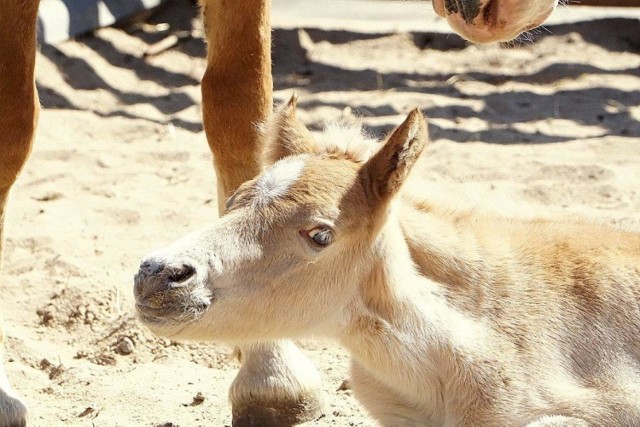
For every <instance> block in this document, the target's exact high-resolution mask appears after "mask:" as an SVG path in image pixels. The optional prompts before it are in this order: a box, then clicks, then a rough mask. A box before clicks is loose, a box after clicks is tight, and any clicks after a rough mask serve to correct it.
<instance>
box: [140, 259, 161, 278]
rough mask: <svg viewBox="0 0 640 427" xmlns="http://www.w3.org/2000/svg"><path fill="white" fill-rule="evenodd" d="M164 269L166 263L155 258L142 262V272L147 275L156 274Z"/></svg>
mask: <svg viewBox="0 0 640 427" xmlns="http://www.w3.org/2000/svg"><path fill="white" fill-rule="evenodd" d="M162 270H164V263H163V262H160V261H155V260H146V261H144V262H142V263H141V264H140V272H141V273H144V274H145V275H147V276H155V275H157V274H158V273H160V272H161V271H162Z"/></svg>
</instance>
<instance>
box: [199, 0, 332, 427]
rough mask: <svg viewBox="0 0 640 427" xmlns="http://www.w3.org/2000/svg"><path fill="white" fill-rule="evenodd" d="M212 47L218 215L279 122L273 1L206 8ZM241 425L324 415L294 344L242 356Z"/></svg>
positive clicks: (210, 1) (314, 376) (208, 93)
mask: <svg viewBox="0 0 640 427" xmlns="http://www.w3.org/2000/svg"><path fill="white" fill-rule="evenodd" d="M201 3H202V6H203V13H204V22H205V28H206V37H207V43H208V55H207V70H206V73H205V75H204V78H203V80H202V100H203V116H204V117H203V121H204V127H205V131H206V134H207V140H208V141H209V146H210V147H211V151H212V152H213V155H214V165H215V169H216V172H217V177H218V207H219V210H220V213H221V214H222V213H223V210H224V202H225V200H226V198H227V197H229V196H230V195H231V194H233V192H234V191H235V190H236V189H237V188H238V186H239V185H240V184H242V183H243V182H244V181H246V180H249V179H251V178H253V177H255V176H256V175H257V174H258V172H259V168H260V165H259V157H260V156H259V155H260V151H261V148H262V147H261V138H260V135H259V133H258V129H257V125H258V124H260V123H262V122H264V121H265V120H266V119H267V117H268V116H269V115H270V114H271V111H272V104H273V80H272V76H271V25H270V17H269V14H270V6H271V2H270V0H233V1H224V0H201ZM239 354H240V355H241V361H242V367H241V368H240V371H239V372H238V375H237V377H236V379H235V380H234V382H233V384H232V386H231V390H230V393H229V395H230V399H231V405H232V408H233V424H234V425H235V426H242V425H256V426H257V425H260V426H285V425H294V424H298V423H300V422H304V421H309V420H311V419H314V418H316V417H318V416H320V415H321V405H320V377H319V374H318V372H317V370H316V368H315V367H314V366H313V365H312V364H311V362H310V361H309V360H307V358H306V357H304V355H303V354H302V353H301V352H300V350H299V349H298V348H296V346H295V345H294V344H292V343H291V342H289V341H280V342H270V343H260V344H254V345H248V346H244V347H242V348H240V349H239Z"/></svg>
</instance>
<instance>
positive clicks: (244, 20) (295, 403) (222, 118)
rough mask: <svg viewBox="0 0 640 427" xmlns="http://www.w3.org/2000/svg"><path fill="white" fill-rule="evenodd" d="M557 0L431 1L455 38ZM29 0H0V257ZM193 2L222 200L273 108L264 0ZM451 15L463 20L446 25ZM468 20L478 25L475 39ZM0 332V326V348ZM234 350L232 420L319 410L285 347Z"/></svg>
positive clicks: (286, 418)
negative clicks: (237, 360) (197, 6)
mask: <svg viewBox="0 0 640 427" xmlns="http://www.w3.org/2000/svg"><path fill="white" fill-rule="evenodd" d="M556 1H557V0H527V1H521V2H505V3H504V6H503V3H502V2H501V3H500V4H499V6H498V7H496V3H490V2H486V1H483V0H446V1H444V2H442V1H439V0H437V1H436V2H435V3H434V6H435V7H436V10H437V11H438V13H440V14H441V15H443V16H445V17H446V18H447V19H448V20H449V21H450V22H451V23H452V25H453V26H454V28H456V29H457V30H458V31H459V32H460V33H461V34H462V35H463V36H465V37H467V38H468V39H470V40H475V41H482V42H486V41H492V40H504V39H505V38H509V37H512V36H513V35H515V34H514V33H513V31H512V26H511V25H505V22H506V21H505V20H504V16H505V15H503V14H502V12H503V11H504V10H506V9H510V10H511V12H512V13H511V14H510V15H509V18H508V19H509V21H510V22H511V21H512V22H517V23H518V24H517V25H516V27H518V28H519V30H518V31H522V30H525V29H526V28H528V27H529V26H531V25H534V24H536V23H538V21H539V19H540V18H541V16H543V15H541V12H540V11H541V10H544V11H548V12H550V11H551V10H552V9H553V7H555V4H556ZM38 5H39V1H37V0H34V1H27V2H25V1H20V0H0V128H1V129H2V132H1V133H0V255H1V250H2V247H1V245H2V232H3V220H4V213H5V208H6V204H7V199H8V195H9V191H10V189H11V187H12V185H13V183H14V182H15V180H16V178H17V176H18V174H19V172H20V170H21V169H22V167H23V165H24V163H25V162H26V159H27V157H28V155H29V152H30V151H31V146H32V141H33V135H34V132H35V127H36V122H37V115H38V108H39V106H38V101H37V94H36V91H35V84H34V63H35V49H36V16H37V10H38ZM201 5H202V7H203V12H204V20H205V25H206V37H207V42H208V45H209V49H208V57H207V70H206V73H205V75H204V77H203V80H202V96H203V121H204V127H205V131H206V134H207V139H208V141H209V145H210V147H211V149H212V151H213V153H214V156H215V169H216V172H217V175H218V183H219V195H220V200H225V198H226V197H228V196H229V195H231V194H232V193H233V192H234V191H235V190H236V189H237V187H238V186H239V185H240V184H242V183H243V182H245V181H246V180H248V179H251V178H253V177H254V176H256V175H257V173H258V172H259V169H260V166H259V164H258V161H257V158H256V157H257V156H256V155H255V153H256V152H258V151H259V149H260V147H259V144H260V138H259V137H258V135H257V134H256V132H257V130H256V128H255V126H254V124H255V123H259V122H263V121H264V120H265V119H266V118H267V117H268V116H269V115H270V113H271V111H272V78H271V51H270V49H271V27H270V18H269V12H270V6H271V3H270V0H236V1H232V2H228V1H222V0H201ZM476 12H477V13H476ZM459 17H462V21H459V22H458V23H457V24H455V25H454V24H453V23H454V21H455V20H459ZM456 22H457V21H456ZM522 23H523V24H522ZM474 28H476V29H480V28H482V30H481V31H479V32H478V34H479V33H482V37H480V36H476V35H475V33H474V32H473V31H472V30H473V29H474ZM487 34H489V35H487ZM221 211H222V208H221ZM3 340H4V329H2V328H0V356H1V348H2V342H3ZM241 354H242V359H243V367H242V368H241V370H240V372H239V374H238V376H237V378H236V380H235V381H234V384H233V385H232V388H231V392H230V396H231V402H232V406H233V411H234V424H236V425H241V424H272V425H282V424H293V423H297V422H300V421H303V420H308V419H311V418H313V417H315V416H317V415H319V413H320V412H319V411H320V404H319V402H320V397H319V394H318V393H319V392H318V381H319V379H318V378H319V377H318V374H317V372H316V371H315V368H313V366H312V365H311V364H310V362H308V361H306V359H304V357H303V356H302V354H301V353H300V352H299V350H297V348H296V347H295V346H294V345H292V344H291V343H289V342H277V343H262V344H255V345H247V346H245V347H243V348H242V349H241ZM266 361H269V363H266ZM25 420H26V406H25V404H24V403H23V402H22V401H21V400H20V399H19V398H18V397H17V396H16V395H15V394H14V393H13V391H12V390H11V388H10V386H9V382H8V380H7V378H6V375H5V373H4V369H3V367H2V364H1V363H0V426H3V427H4V426H13V425H22V424H24V423H25V422H26V421H25Z"/></svg>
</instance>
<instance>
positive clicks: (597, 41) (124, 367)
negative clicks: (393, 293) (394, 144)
mask: <svg viewBox="0 0 640 427" xmlns="http://www.w3.org/2000/svg"><path fill="white" fill-rule="evenodd" d="M424 7H425V15H428V16H429V18H428V19H426V20H425V22H428V20H429V19H430V20H433V19H434V18H433V17H432V15H429V13H430V10H428V9H429V8H430V6H429V5H428V4H426V5H425V6H424ZM154 22H168V23H170V24H171V29H172V31H177V30H192V31H193V37H187V38H185V39H184V40H183V41H182V42H181V43H180V44H179V45H178V46H176V47H174V48H171V49H168V50H166V51H164V52H162V53H160V54H158V55H155V56H152V57H144V56H143V54H144V52H145V51H147V50H148V49H149V46H150V45H151V44H153V43H155V42H157V41H159V40H161V39H162V38H164V37H165V36H166V35H167V33H163V32H160V33H158V32H155V33H154V32H153V31H151V30H150V27H144V28H143V29H140V26H137V27H132V26H126V27H125V28H124V30H123V29H113V28H107V29H102V30H99V31H97V32H96V33H95V35H94V36H87V37H82V38H80V39H78V40H76V41H68V42H65V43H62V44H60V45H58V46H56V47H52V46H46V47H43V48H42V49H41V52H40V53H39V54H38V66H37V83H38V88H39V90H40V94H41V101H42V105H43V110H42V114H41V118H40V125H39V130H38V135H37V140H36V144H35V148H34V151H33V154H32V156H31V159H30V161H29V163H28V165H27V167H26V169H25V170H24V173H23V174H22V175H21V177H20V179H19V181H18V183H17V185H16V187H15V189H14V192H13V197H12V201H11V204H10V210H9V213H8V218H7V229H6V234H7V245H6V254H5V264H4V271H3V275H2V298H1V300H0V306H1V310H2V312H3V313H4V315H5V318H6V321H7V327H8V333H9V335H10V337H9V340H8V345H7V355H6V357H7V362H6V364H7V369H8V373H9V376H10V378H11V379H12V382H13V384H14V386H15V388H16V389H17V391H19V392H20V393H21V394H22V395H23V396H24V397H25V398H26V399H27V401H28V402H29V405H30V409H31V423H32V425H34V426H44V425H49V426H50V425H83V426H84V425H86V426H88V425H97V426H116V425H117V426H130V425H136V426H156V425H181V426H198V425H207V426H212V425H216V426H217V425H220V426H221V425H229V424H230V408H229V405H228V402H227V389H228V386H229V384H230V382H231V380H232V378H233V377H234V375H235V372H236V370H237V368H238V365H237V363H236V362H235V361H234V360H233V359H232V357H231V356H230V348H229V347H228V346H226V345H222V344H211V343H197V344H196V343H179V342H172V341H169V340H165V339H161V338H156V337H154V336H153V335H152V334H150V333H149V332H148V331H147V330H146V329H145V328H144V327H142V326H141V325H139V324H138V323H137V322H136V320H135V315H134V310H133V296H132V284H133V280H132V279H133V275H134V273H135V272H136V269H137V266H138V263H139V260H140V259H141V258H142V257H143V256H144V255H145V254H146V253H147V252H149V251H150V250H153V249H155V248H158V247H160V246H163V245H165V244H167V243H169V242H171V241H172V240H174V239H175V238H177V237H179V236H181V235H183V234H184V233H186V232H187V231H190V230H193V229H195V228H197V227H199V226H202V225H204V224H205V223H206V222H208V221H210V220H212V219H214V218H215V217H216V216H217V213H216V190H215V189H216V185H215V176H214V173H213V169H212V158H211V155H210V153H209V150H208V147H207V144H206V140H205V135H204V133H203V131H202V125H201V118H200V115H201V103H200V89H199V79H200V77H201V76H202V74H203V71H204V65H205V61H204V54H205V45H204V42H203V41H202V39H201V36H202V28H201V23H200V21H199V20H198V18H197V16H196V14H195V12H194V11H193V10H191V9H190V6H189V3H188V2H179V3H178V4H176V5H175V6H173V7H172V9H171V10H169V11H168V12H165V13H164V14H161V15H160V16H157V17H155V18H154ZM287 22H288V28H293V29H277V30H276V31H275V35H274V40H275V54H274V60H275V67H274V72H275V85H276V98H277V99H278V100H284V99H285V98H287V97H289V96H290V94H291V93H292V92H293V91H294V90H295V91H296V92H297V93H298V94H299V95H300V117H301V118H302V120H304V122H305V123H307V124H308V125H309V126H310V127H312V128H313V129H320V128H321V127H322V126H323V123H324V122H325V121H327V120H333V119H337V118H343V119H347V120H355V119H354V116H360V117H361V118H362V119H361V120H362V122H363V123H364V126H365V128H366V129H367V130H368V131H369V132H371V133H372V134H374V135H382V134H384V133H385V132H387V131H388V130H389V129H391V128H392V127H393V126H394V125H397V124H398V123H400V121H401V120H402V118H403V116H404V115H405V114H406V113H407V112H408V111H409V110H410V109H412V108H414V107H416V106H418V107H420V108H421V109H422V110H423V111H424V113H425V114H426V115H427V116H428V117H429V118H430V131H431V137H432V141H433V142H432V144H431V145H430V146H429V148H428V150H427V153H426V154H427V155H426V158H425V161H424V163H423V164H421V168H423V169H422V170H421V171H420V173H422V174H424V176H425V179H426V180H427V181H428V184H427V185H425V191H428V189H429V188H433V187H434V186H438V185H439V184H440V183H442V184H452V183H453V184H455V185H460V186H463V187H464V188H467V189H469V194H473V195H474V196H475V197H476V198H477V199H478V200H480V201H482V200H485V199H486V200H493V201H495V200H503V201H504V202H500V203H504V205H501V204H496V203H495V202H494V204H493V208H496V209H498V210H509V209H510V208H509V206H516V207H517V208H518V209H519V210H520V211H528V210H529V209H530V212H542V213H544V214H545V215H581V216H587V217H591V218H593V219H595V220H596V221H604V222H607V223H611V224H615V225H618V226H623V227H633V228H638V227H640V166H639V164H640V140H639V139H638V137H639V136H640V21H638V20H636V19H619V18H607V19H600V20H598V19H594V20H590V21H580V22H575V23H571V24H565V25H552V26H550V27H548V31H540V32H537V33H536V34H533V35H532V37H531V39H532V40H531V41H528V42H524V43H516V44H515V45H513V46H510V47H504V46H498V45H494V46H481V47H479V46H470V45H468V44H467V43H465V42H463V41H461V40H460V38H458V37H457V36H455V35H447V34H442V33H430V32H428V31H429V28H428V25H425V28H424V29H423V30H422V32H416V31H414V32H404V33H396V32H383V33H379V32H377V31H379V29H378V27H376V25H375V24H372V25H370V26H369V29H368V30H367V29H366V28H364V27H366V25H364V24H362V22H360V24H359V28H358V30H357V31H356V30H349V29H343V30H342V31H327V30H322V29H318V28H313V27H309V28H307V29H306V30H304V31H298V30H297V29H295V28H294V27H295V26H296V25H295V22H292V21H291V20H289V21H287ZM136 29H137V31H134V30H136ZM385 31H386V30H385ZM529 206H530V207H531V208H529ZM302 345H303V348H304V349H305V350H306V353H307V354H308V355H309V357H310V358H312V359H313V360H314V361H315V362H316V364H317V366H318V367H319V369H320V370H321V372H322V374H323V376H324V379H325V395H326V399H327V410H326V414H325V416H324V417H323V418H322V419H320V420H317V421H316V422H315V423H314V425H315V424H317V425H335V426H345V425H352V426H370V425H375V423H374V422H373V421H372V420H371V419H370V418H369V417H367V415H366V413H365V412H364V411H363V410H362V409H361V407H360V406H359V405H358V403H357V402H356V401H355V400H354V398H353V397H352V395H351V393H350V392H349V391H336V390H337V389H338V387H339V385H340V383H341V382H342V379H343V377H344V376H345V373H346V367H347V362H348V357H347V355H346V353H345V352H344V351H342V350H340V349H339V348H337V346H336V345H335V344H333V343H330V342H325V341H317V340H309V341H305V342H304V343H302ZM196 396H199V397H197V398H196ZM166 423H169V424H166Z"/></svg>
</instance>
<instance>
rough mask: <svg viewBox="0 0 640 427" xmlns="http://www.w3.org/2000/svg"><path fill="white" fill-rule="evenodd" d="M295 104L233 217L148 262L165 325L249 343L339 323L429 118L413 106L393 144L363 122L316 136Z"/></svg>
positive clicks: (239, 194) (158, 326)
mask: <svg viewBox="0 0 640 427" xmlns="http://www.w3.org/2000/svg"><path fill="white" fill-rule="evenodd" d="M295 104H296V100H295V98H292V99H291V101H289V102H288V103H287V104H286V105H284V106H283V107H282V108H281V109H280V111H279V112H278V113H276V114H275V115H274V117H273V119H272V121H271V123H270V124H269V126H268V130H267V135H266V146H265V152H264V155H263V162H264V165H265V166H264V169H263V172H262V173H261V174H260V175H259V176H258V177H256V178H255V179H253V180H251V181H248V182H246V183H244V184H243V185H242V186H240V188H238V190H237V191H236V193H235V194H234V195H233V196H232V197H231V198H229V200H228V201H227V213H226V215H225V216H224V217H222V218H221V219H219V220H218V221H217V222H215V223H214V224H212V225H210V226H208V227H206V228H204V229H202V230H199V231H197V232H195V233H192V234H190V235H188V236H186V237H184V238H182V239H181V240H179V241H177V242H175V243H173V244H172V245H170V246H169V247H167V248H164V249H161V250H159V251H156V252H154V253H152V254H150V255H149V256H148V257H146V258H145V259H144V260H143V262H142V263H141V265H140V270H139V272H138V274H137V275H136V278H135V289H134V292H135V296H136V307H137V310H138V314H139V317H140V319H141V320H142V321H143V322H144V323H145V324H147V325H148V326H149V327H150V328H151V329H152V330H154V331H155V332H157V333H160V334H163V335H168V336H172V337H182V338H194V339H219V340H229V341H242V340H256V339H268V338H277V337H291V336H297V335H301V334H305V333H321V332H323V331H324V332H326V330H327V327H328V326H330V324H331V323H332V322H340V320H341V319H340V313H341V311H342V309H343V308H344V307H345V306H346V304H348V303H349V301H350V300H351V299H352V298H353V296H354V294H355V293H356V292H357V289H358V286H357V285H358V283H359V280H361V278H362V277H363V276H364V275H365V274H366V273H367V268H368V265H369V264H370V260H369V258H370V257H369V256H368V255H369V254H370V253H371V248H372V247H373V246H374V245H375V241H376V236H377V235H378V232H379V231H380V229H381V227H382V225H384V223H385V221H386V220H387V218H388V212H389V204H390V202H391V201H392V199H393V198H394V196H395V195H396V194H397V193H398V191H399V189H400V187H401V185H402V183H403V182H404V180H405V178H406V177H407V174H408V173H409V171H410V169H411V167H412V166H413V165H414V163H415V161H416V159H417V158H418V156H419V154H420V152H421V151H422V149H423V147H424V144H425V142H426V140H427V131H426V124H425V122H424V119H423V117H422V115H421V114H420V113H419V112H418V111H417V110H414V111H412V112H411V113H410V114H409V116H408V117H407V119H406V120H405V122H404V123H403V124H401V125H400V126H399V127H398V128H397V129H396V130H395V131H394V132H393V133H392V135H391V136H390V137H389V138H388V139H387V141H386V142H385V143H384V144H374V143H371V142H368V141H366V140H365V139H364V138H363V137H362V136H361V135H360V133H359V132H358V134H357V135H356V137H355V138H354V133H353V132H352V131H347V132H335V131H334V132H329V133H328V134H324V135H320V136H319V138H318V139H315V138H314V137H313V136H312V135H311V134H310V133H309V131H308V130H307V129H306V128H305V127H304V126H303V125H302V124H301V123H300V122H299V121H298V120H297V119H296V115H295ZM328 137H330V138H329V139H332V140H330V141H328V142H323V139H327V138H328ZM342 138H347V139H351V140H352V141H345V140H341V139H342ZM378 146H380V149H379V150H377V151H376V149H377V148H378ZM373 151H376V152H375V154H370V153H371V152H373Z"/></svg>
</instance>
